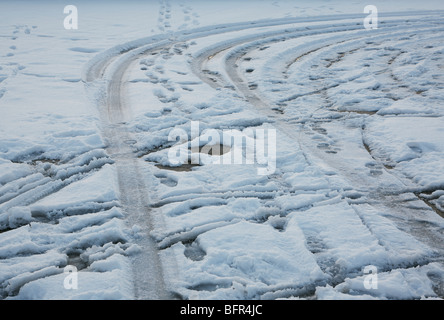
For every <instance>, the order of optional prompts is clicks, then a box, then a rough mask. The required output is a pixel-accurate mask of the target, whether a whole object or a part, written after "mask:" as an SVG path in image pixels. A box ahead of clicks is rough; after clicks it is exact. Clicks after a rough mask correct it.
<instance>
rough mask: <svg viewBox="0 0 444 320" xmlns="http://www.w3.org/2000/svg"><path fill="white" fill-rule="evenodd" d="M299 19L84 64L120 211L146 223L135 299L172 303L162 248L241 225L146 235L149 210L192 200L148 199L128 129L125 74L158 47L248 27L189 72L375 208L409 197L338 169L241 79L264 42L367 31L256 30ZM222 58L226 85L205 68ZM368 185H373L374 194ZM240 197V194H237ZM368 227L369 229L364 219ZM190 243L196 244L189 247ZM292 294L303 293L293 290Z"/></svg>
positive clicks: (185, 34) (156, 42) (185, 36)
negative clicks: (237, 96)
mask: <svg viewBox="0 0 444 320" xmlns="http://www.w3.org/2000/svg"><path fill="white" fill-rule="evenodd" d="M399 15H401V14H399ZM395 16H396V14H395ZM356 17H357V16H356V15H347V16H344V15H343V16H331V17H320V18H307V19H306V21H310V22H313V21H319V22H320V21H324V22H326V21H328V22H329V23H331V22H332V21H334V20H341V19H345V18H356ZM301 20H304V19H292V18H287V19H276V20H268V21H259V22H253V23H251V22H248V23H238V24H226V25H220V26H212V27H202V28H197V29H193V30H185V31H178V32H172V33H170V34H169V35H164V36H155V37H150V38H145V39H141V40H137V41H134V42H131V43H128V44H125V45H121V46H117V47H115V48H112V49H110V50H108V51H107V52H105V53H104V54H102V55H99V56H98V57H97V58H96V59H93V60H92V62H91V63H90V65H89V66H88V67H87V70H86V72H85V77H84V79H86V86H87V90H92V92H95V93H97V91H99V92H100V91H101V92H102V95H103V99H102V100H96V101H98V107H99V108H100V110H101V111H102V116H103V123H104V130H103V134H104V136H105V138H106V139H107V140H108V144H109V147H108V149H107V151H108V153H109V154H110V156H111V158H112V159H113V160H114V161H115V165H116V167H117V172H118V180H119V187H120V193H121V203H122V206H123V210H124V211H125V212H126V214H127V219H128V223H129V224H130V225H133V224H134V225H138V226H142V229H143V231H144V232H145V234H146V237H145V238H143V239H142V240H140V242H139V243H138V244H139V245H140V246H141V247H142V251H143V252H142V254H141V255H139V256H138V257H137V258H136V260H135V261H134V273H135V286H136V289H135V290H136V297H137V298H138V299H145V298H150V299H152V298H154V299H156V298H171V294H170V293H169V292H167V288H166V287H165V283H164V274H163V267H162V263H161V261H160V259H159V257H158V249H159V247H160V249H164V248H167V247H169V246H171V245H173V244H175V243H177V242H182V243H188V242H189V243H193V241H194V240H195V238H196V237H197V236H198V235H200V234H202V233H205V232H207V231H209V230H212V229H214V228H219V227H222V226H226V225H229V224H232V223H236V222H237V220H236V219H233V220H230V221H216V222H212V223H205V224H202V225H198V226H195V228H193V229H191V230H188V231H183V232H175V233H168V234H163V235H157V237H156V239H155V241H157V243H156V242H155V241H154V239H153V238H151V237H150V236H149V235H150V234H154V235H156V230H154V229H153V226H154V224H153V222H152V221H151V218H150V210H155V209H156V208H158V207H161V206H164V205H166V204H169V203H173V202H177V203H182V202H186V201H187V200H189V197H188V195H182V196H179V197H172V198H166V199H162V200H161V201H160V202H157V203H154V202H153V201H152V199H150V198H149V197H148V196H147V195H148V194H149V193H150V186H148V185H146V182H145V181H143V180H142V178H141V172H142V171H143V168H142V164H143V162H142V161H141V160H140V159H139V158H138V157H137V155H136V153H135V152H134V149H133V147H132V143H131V141H135V138H134V137H133V135H132V134H131V132H129V130H128V127H127V125H126V123H127V122H128V121H130V120H131V112H130V110H131V106H129V105H127V104H126V102H125V83H126V78H125V77H126V71H127V70H129V69H131V68H132V67H133V63H135V61H136V60H137V59H139V58H140V57H141V56H145V55H150V54H151V53H153V52H155V51H159V50H170V48H172V47H173V46H174V45H176V44H179V43H184V42H186V41H190V40H196V39H199V38H204V37H210V36H212V35H219V34H227V35H229V34H230V33H232V32H236V31H240V30H247V29H251V31H252V34H251V35H246V36H244V37H241V38H234V39H233V40H228V41H226V42H223V43H216V44H215V45H213V46H212V47H211V48H209V49H207V50H203V51H202V52H201V53H200V54H198V55H197V56H195V57H194V59H193V61H192V64H191V69H192V71H193V72H194V73H195V74H196V75H197V76H198V77H199V78H200V79H201V80H202V81H204V82H205V83H207V84H208V85H210V86H211V87H213V88H223V87H227V86H232V88H235V89H236V90H237V91H238V92H239V93H241V94H242V96H243V97H244V98H245V99H246V100H247V101H248V102H249V103H250V104H251V105H252V106H254V108H255V109H257V110H259V111H260V112H261V113H262V114H263V115H265V116H267V117H269V118H270V119H273V120H272V121H273V122H272V123H273V125H274V126H276V127H277V128H278V129H279V130H280V131H282V132H283V133H284V134H286V135H287V136H288V137H290V138H292V139H293V141H294V142H295V143H297V144H299V146H300V147H301V149H302V150H303V152H304V155H305V158H306V159H307V161H308V163H309V164H310V165H317V164H320V163H328V164H329V165H331V166H332V167H334V168H335V169H337V170H338V171H339V172H340V173H341V174H342V175H343V176H345V177H347V178H349V179H350V180H351V181H352V183H353V184H354V186H355V188H354V190H356V191H357V192H359V193H362V194H366V195H367V196H369V197H373V198H376V200H375V203H377V204H378V205H381V206H382V207H384V208H390V209H393V208H392V206H391V205H389V202H390V201H393V199H396V197H397V195H399V194H403V193H404V191H399V190H395V191H394V192H392V193H390V194H385V193H384V192H385V191H384V190H383V191H382V192H381V190H378V186H377V185H374V183H375V181H374V180H372V179H370V178H368V176H367V175H365V174H361V175H357V176H356V175H354V174H351V173H350V172H349V168H347V167H345V166H341V165H339V166H338V162H340V161H338V155H337V154H334V153H331V154H327V155H326V153H325V152H324V150H321V149H319V148H315V147H313V146H312V145H313V140H312V139H311V137H310V136H309V135H308V134H307V133H306V132H305V131H304V130H305V129H304V126H302V127H301V126H300V124H297V125H295V124H294V123H288V121H286V120H287V119H285V117H284V116H282V115H281V114H279V113H276V112H275V111H273V109H276V108H275V107H276V106H274V105H273V103H270V101H268V100H267V99H265V98H264V97H263V96H261V95H260V94H259V93H257V90H256V89H257V87H251V86H250V85H249V84H248V82H247V81H245V80H244V74H243V73H242V72H241V71H240V68H239V65H240V64H241V59H242V58H243V57H244V56H245V55H246V54H247V53H248V52H249V51H251V50H256V49H257V48H258V45H259V44H261V45H267V46H268V45H273V44H275V43H279V42H283V41H287V40H290V39H295V38H298V37H301V36H310V35H316V34H325V33H334V32H341V31H342V32H354V31H358V30H359V29H360V28H362V26H357V25H356V23H355V24H353V23H351V24H349V25H342V27H343V30H341V31H332V30H330V29H329V28H331V24H329V25H327V26H325V27H319V29H318V30H309V31H307V30H302V29H301V28H293V29H281V30H275V31H271V32H267V33H264V32H263V31H261V32H257V33H255V32H254V31H255V30H254V29H255V28H260V27H280V26H284V25H289V24H292V23H296V22H298V23H300V22H301ZM302 22H303V21H302ZM340 25H341V24H338V25H334V26H335V27H338V26H340ZM386 26H387V29H389V23H387V24H386ZM388 31H389V30H387V32H388ZM348 37H349V39H346V40H344V39H342V43H343V44H346V43H347V42H350V41H355V40H356V39H359V37H355V35H349V36H348ZM338 43H341V41H339V42H335V41H331V43H329V44H326V45H323V46H321V47H317V48H311V49H310V50H308V51H306V52H303V53H302V54H300V55H299V56H297V57H296V58H295V57H294V56H293V57H291V59H290V60H287V62H286V69H287V70H288V69H289V68H290V67H292V66H293V65H294V64H296V63H298V62H299V61H300V60H302V59H306V58H310V57H311V55H312V54H314V53H317V52H320V51H322V50H324V49H326V48H328V47H330V46H334V45H338ZM264 48H265V47H264ZM228 51H231V53H227V52H228ZM222 54H225V55H227V59H226V70H225V71H226V73H227V75H228V76H229V79H227V80H229V83H226V82H224V81H225V79H223V78H217V79H215V78H214V77H215V76H216V77H217V76H218V75H217V74H211V70H208V69H207V66H206V63H207V62H208V61H209V60H211V59H213V58H214V57H215V56H216V55H222ZM333 63H334V61H333ZM333 63H332V64H333ZM332 64H331V65H332ZM331 65H330V66H331ZM247 72H248V71H247ZM284 80H285V79H284ZM284 80H283V81H284ZM88 88H89V89H88ZM327 90H328V88H326V87H322V86H321V88H320V89H319V90H316V91H313V92H311V94H321V93H323V92H326V91H327ZM90 93H91V91H90ZM296 98H297V97H296ZM313 123H314V119H308V120H307V121H306V124H307V125H312V124H313ZM313 130H314V129H313ZM319 130H320V129H319ZM386 173H387V175H390V174H391V173H390V172H386ZM275 179H276V181H277V182H278V183H279V178H278V177H275ZM393 179H394V178H393ZM394 180H396V179H394ZM281 183H282V181H281ZM394 183H395V184H396V185H398V186H400V187H399V188H400V190H404V189H405V185H403V184H402V183H401V184H400V183H399V181H395V182H394ZM369 185H370V186H373V187H372V188H371V190H370V192H369ZM281 187H283V184H281ZM207 196H216V197H217V198H220V199H224V198H232V197H233V195H228V196H227V195H226V192H223V191H221V193H220V194H217V193H216V194H209V195H206V194H205V195H201V194H198V193H197V194H196V196H193V197H194V198H200V199H202V200H205V199H207ZM240 196H243V195H241V194H240ZM346 198H347V197H346ZM396 201H399V203H402V199H401V198H399V199H396ZM147 208H151V209H147ZM195 209H196V208H195V207H193V208H191V207H190V210H191V211H192V210H195ZM405 209H406V208H405V207H403V206H402V205H401V206H399V207H396V210H398V211H403V210H405ZM185 214H186V213H185ZM409 214H410V215H411V216H412V217H414V216H415V212H413V211H410V213H409ZM363 224H364V225H366V224H365V222H364V221H363ZM369 230H370V232H371V228H369ZM422 236H424V235H422ZM190 246H191V244H190V245H189V246H188V247H187V248H189V247H190ZM336 280H337V279H336ZM196 288H197V287H196ZM287 289H294V288H276V291H279V290H282V291H287ZM312 290H314V289H312ZM295 291H298V290H296V289H295ZM309 291H310V290H309ZM267 294H269V295H273V293H269V292H268V293H267V292H266V291H264V292H263V295H264V296H265V295H267Z"/></svg>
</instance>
